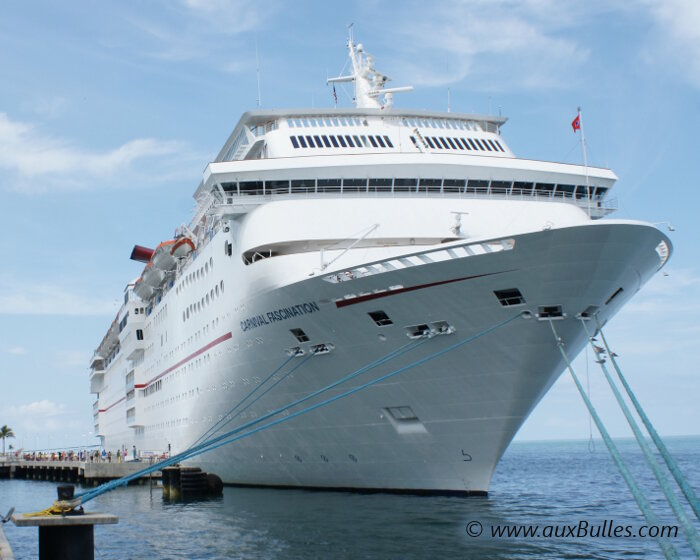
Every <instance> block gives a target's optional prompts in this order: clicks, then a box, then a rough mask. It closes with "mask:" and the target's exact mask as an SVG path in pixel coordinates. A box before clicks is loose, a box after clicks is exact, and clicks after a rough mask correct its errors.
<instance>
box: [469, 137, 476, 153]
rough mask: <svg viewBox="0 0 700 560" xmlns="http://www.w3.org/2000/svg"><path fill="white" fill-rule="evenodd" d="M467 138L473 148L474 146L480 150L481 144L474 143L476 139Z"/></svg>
mask: <svg viewBox="0 0 700 560" xmlns="http://www.w3.org/2000/svg"><path fill="white" fill-rule="evenodd" d="M467 140H469V144H470V145H471V147H472V148H474V149H475V150H477V151H478V150H479V146H477V145H476V144H475V143H474V140H472V139H471V138H467Z"/></svg>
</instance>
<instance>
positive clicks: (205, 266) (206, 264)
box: [204, 263, 209, 274]
mask: <svg viewBox="0 0 700 560" xmlns="http://www.w3.org/2000/svg"><path fill="white" fill-rule="evenodd" d="M208 273H209V263H204V274H208Z"/></svg>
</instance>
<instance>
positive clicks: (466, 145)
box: [462, 138, 471, 151]
mask: <svg viewBox="0 0 700 560" xmlns="http://www.w3.org/2000/svg"><path fill="white" fill-rule="evenodd" d="M462 144H464V147H465V148H466V149H467V150H469V151H471V148H470V147H469V143H468V142H467V141H466V140H465V139H464V138H462Z"/></svg>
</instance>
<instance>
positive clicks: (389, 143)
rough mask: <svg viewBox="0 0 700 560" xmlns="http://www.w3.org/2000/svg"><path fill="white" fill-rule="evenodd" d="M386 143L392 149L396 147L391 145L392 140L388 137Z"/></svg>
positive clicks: (385, 137) (385, 139) (385, 138)
mask: <svg viewBox="0 0 700 560" xmlns="http://www.w3.org/2000/svg"><path fill="white" fill-rule="evenodd" d="M384 142H386V145H387V146H389V147H390V148H393V147H394V145H393V144H392V143H391V140H389V137H388V136H384Z"/></svg>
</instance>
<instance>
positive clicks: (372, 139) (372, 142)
mask: <svg viewBox="0 0 700 560" xmlns="http://www.w3.org/2000/svg"><path fill="white" fill-rule="evenodd" d="M362 138H364V136H363V137H362ZM369 142H370V144H372V147H374V148H378V147H379V145H378V144H377V141H376V140H375V139H374V136H370V137H369Z"/></svg>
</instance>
